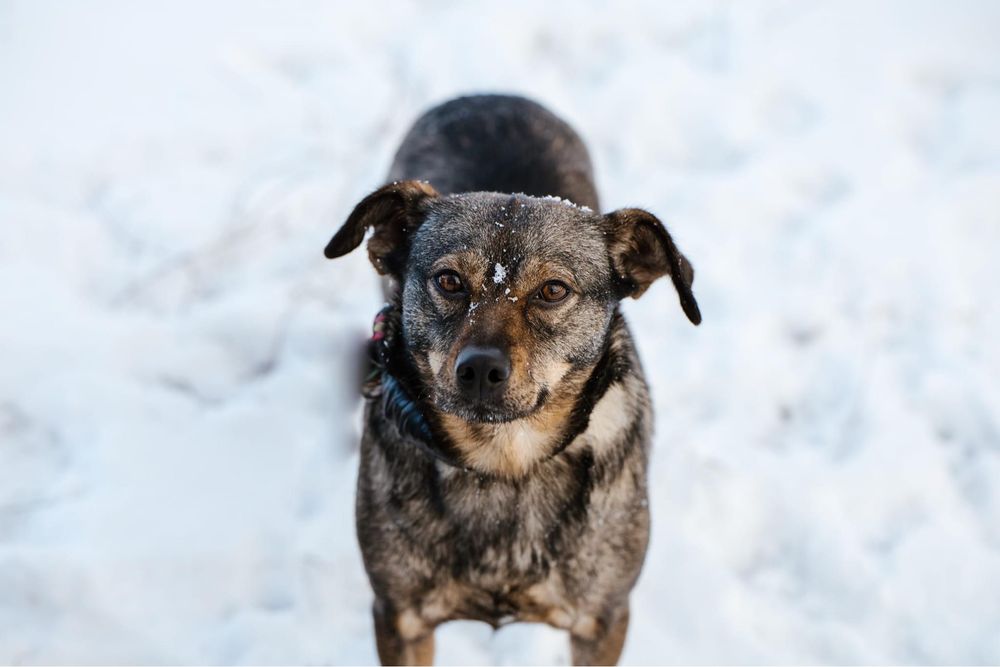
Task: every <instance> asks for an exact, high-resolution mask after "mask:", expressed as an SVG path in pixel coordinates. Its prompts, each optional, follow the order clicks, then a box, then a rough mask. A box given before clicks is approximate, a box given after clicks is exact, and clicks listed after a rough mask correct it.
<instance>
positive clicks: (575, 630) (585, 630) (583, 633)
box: [569, 615, 600, 639]
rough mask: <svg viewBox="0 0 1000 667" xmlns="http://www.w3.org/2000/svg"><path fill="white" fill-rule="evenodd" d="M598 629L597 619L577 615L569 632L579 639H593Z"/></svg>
mask: <svg viewBox="0 0 1000 667" xmlns="http://www.w3.org/2000/svg"><path fill="white" fill-rule="evenodd" d="M599 630H600V626H599V625H598V623H597V619H596V618H594V617H593V616H589V615H583V616H580V617H578V618H577V619H576V621H575V622H574V623H573V626H572V627H571V628H570V629H569V631H570V634H572V635H573V636H574V637H579V638H580V639H594V638H595V637H596V636H597V633H598V631H599Z"/></svg>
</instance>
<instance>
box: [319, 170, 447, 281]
mask: <svg viewBox="0 0 1000 667" xmlns="http://www.w3.org/2000/svg"><path fill="white" fill-rule="evenodd" d="M437 196H438V193H437V190H435V189H434V188H432V187H431V186H430V184H429V183H425V182H423V181H397V182H395V183H390V184H389V185H384V186H382V187H381V188H379V189H378V190H376V191H375V192H373V193H371V194H370V195H368V196H367V197H365V198H364V199H362V200H361V203H359V204H358V205H357V206H355V207H354V211H353V212H352V213H351V215H350V216H349V217H348V218H347V222H345V223H344V226H343V227H341V228H340V229H339V230H338V231H337V233H336V234H334V235H333V238H332V239H330V242H329V243H327V244H326V250H324V251H323V254H325V255H326V256H327V258H329V259H333V258H335V257H340V256H342V255H346V254H347V253H349V252H351V251H352V250H354V249H355V248H357V247H358V246H359V245H361V241H362V240H363V239H364V238H365V232H367V231H368V228H369V227H373V228H374V229H375V233H374V234H372V237H371V238H370V239H368V258H369V259H370V260H371V262H372V264H374V265H375V269H376V270H377V271H378V272H379V273H381V274H383V275H385V274H393V275H395V276H397V277H399V276H401V275H402V273H403V269H404V267H405V265H406V253H407V251H408V250H409V246H410V240H409V234H410V233H412V232H413V231H414V230H416V229H417V228H418V227H420V224H421V223H422V222H423V220H424V205H425V204H426V202H427V200H428V199H430V198H432V197H437Z"/></svg>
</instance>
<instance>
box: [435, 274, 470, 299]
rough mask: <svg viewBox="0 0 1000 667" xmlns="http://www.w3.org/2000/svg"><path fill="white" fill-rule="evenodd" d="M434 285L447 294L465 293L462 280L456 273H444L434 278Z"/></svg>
mask: <svg viewBox="0 0 1000 667" xmlns="http://www.w3.org/2000/svg"><path fill="white" fill-rule="evenodd" d="M434 283H435V284H436V285H437V286H438V289H440V290H441V291H442V292H444V293H445V294H460V293H462V292H464V291H465V285H463V284H462V279H461V278H460V277H459V275H458V274H457V273H455V272H454V271H442V272H441V273H439V274H437V275H436V276H434Z"/></svg>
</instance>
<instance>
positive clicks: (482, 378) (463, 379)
mask: <svg viewBox="0 0 1000 667" xmlns="http://www.w3.org/2000/svg"><path fill="white" fill-rule="evenodd" d="M617 299H618V297H617V293H616V290H615V283H614V281H613V279H612V273H611V266H610V263H609V261H608V250H607V246H606V244H605V241H604V236H603V233H602V229H601V217H600V216H598V215H595V214H594V213H592V212H590V211H589V210H584V209H580V208H577V207H574V206H571V205H568V204H565V203H562V202H559V201H556V200H545V199H538V198H529V197H524V196H510V195H502V194H488V193H474V194H466V195H458V196H452V197H444V198H438V199H436V200H433V201H431V202H429V203H428V206H427V209H426V213H425V217H424V221H423V223H422V224H421V225H420V227H419V228H418V229H417V230H416V231H415V232H414V234H413V236H412V240H411V246H410V251H409V262H408V264H407V270H406V272H405V275H404V276H403V300H402V303H403V330H404V334H405V340H406V344H407V346H408V348H409V351H410V353H411V355H412V356H413V358H414V360H415V361H416V363H417V366H418V368H419V369H420V371H421V372H422V374H424V375H425V378H426V380H427V382H426V386H427V387H429V388H431V391H432V399H433V402H434V404H435V405H436V406H437V407H438V408H439V409H440V410H441V411H443V412H446V413H449V414H452V415H456V416H458V417H460V418H461V419H463V420H465V421H468V422H507V421H513V420H517V419H523V418H525V417H528V416H530V415H532V414H534V413H536V412H537V411H538V410H540V409H541V408H542V407H543V406H544V405H545V403H546V401H547V400H548V399H549V398H550V397H551V396H553V395H554V394H558V393H559V389H560V383H561V382H562V380H563V379H564V378H565V377H566V376H567V375H568V374H570V375H573V374H574V372H575V371H580V370H582V369H586V368H590V367H592V366H593V364H594V363H596V361H597V359H598V358H599V357H600V355H601V353H602V351H603V343H604V339H605V332H606V331H607V328H608V324H609V322H610V320H611V314H612V312H613V311H614V307H615V304H616V302H617Z"/></svg>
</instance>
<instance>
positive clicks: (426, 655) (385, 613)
mask: <svg viewBox="0 0 1000 667" xmlns="http://www.w3.org/2000/svg"><path fill="white" fill-rule="evenodd" d="M411 615H412V617H411ZM372 616H373V617H374V618H375V645H376V647H377V648H378V659H379V662H381V663H382V664H383V665H433V664H434V628H433V627H428V626H427V625H425V624H424V623H423V622H422V621H421V620H420V619H419V618H417V617H416V615H415V614H412V612H410V613H409V614H407V613H406V612H404V613H402V614H400V613H397V612H396V610H395V608H394V607H393V605H392V604H391V603H388V602H386V601H384V600H375V604H374V605H372Z"/></svg>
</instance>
